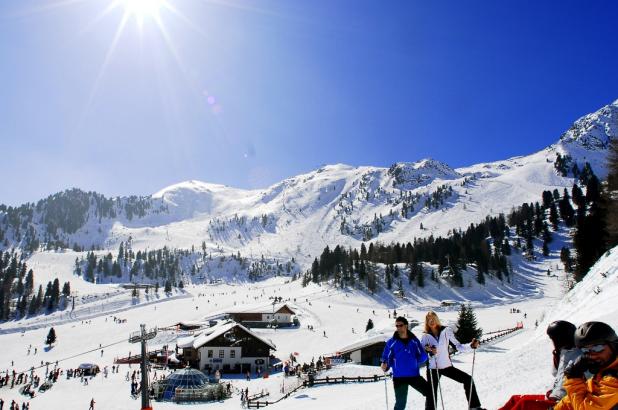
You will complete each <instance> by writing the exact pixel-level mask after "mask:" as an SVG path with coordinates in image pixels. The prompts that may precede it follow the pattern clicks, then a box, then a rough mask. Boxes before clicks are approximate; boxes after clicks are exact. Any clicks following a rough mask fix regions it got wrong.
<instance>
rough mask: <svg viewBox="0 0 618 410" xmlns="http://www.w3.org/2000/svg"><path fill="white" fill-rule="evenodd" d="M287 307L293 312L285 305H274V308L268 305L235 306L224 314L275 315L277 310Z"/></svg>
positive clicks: (288, 306)
mask: <svg viewBox="0 0 618 410" xmlns="http://www.w3.org/2000/svg"><path fill="white" fill-rule="evenodd" d="M284 307H287V308H288V309H289V310H291V311H292V312H295V310H294V309H292V308H291V307H290V305H289V304H287V303H275V305H274V307H273V305H272V304H270V305H254V306H248V307H247V306H246V305H245V306H236V307H233V308H230V309H226V313H273V312H275V313H277V312H278V311H279V310H281V309H283V308H284Z"/></svg>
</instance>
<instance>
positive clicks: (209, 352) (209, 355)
mask: <svg viewBox="0 0 618 410" xmlns="http://www.w3.org/2000/svg"><path fill="white" fill-rule="evenodd" d="M208 357H209V358H212V350H209V351H208Z"/></svg>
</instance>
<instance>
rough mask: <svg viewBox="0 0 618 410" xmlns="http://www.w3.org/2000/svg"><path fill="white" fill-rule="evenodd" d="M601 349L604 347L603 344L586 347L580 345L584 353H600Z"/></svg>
mask: <svg viewBox="0 0 618 410" xmlns="http://www.w3.org/2000/svg"><path fill="white" fill-rule="evenodd" d="M603 349H605V345H592V346H588V347H582V348H581V351H582V353H584V354H586V353H591V352H592V353H601V352H602V351H603Z"/></svg>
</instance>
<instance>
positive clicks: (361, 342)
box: [337, 333, 390, 354]
mask: <svg viewBox="0 0 618 410" xmlns="http://www.w3.org/2000/svg"><path fill="white" fill-rule="evenodd" d="M388 339H390V336H389V335H385V334H384V333H379V334H377V335H374V336H369V337H363V338H362V339H358V340H357V341H355V342H354V343H351V344H349V345H347V346H344V347H342V348H340V349H339V350H337V353H338V354H346V353H350V352H353V351H355V350H359V349H362V348H364V347H367V346H371V345H374V344H376V343H383V342H386V341H387V340H388Z"/></svg>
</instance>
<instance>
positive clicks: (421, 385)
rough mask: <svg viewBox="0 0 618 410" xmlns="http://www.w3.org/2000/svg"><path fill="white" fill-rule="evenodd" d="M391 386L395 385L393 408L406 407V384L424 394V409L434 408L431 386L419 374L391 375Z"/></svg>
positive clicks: (432, 409)
mask: <svg viewBox="0 0 618 410" xmlns="http://www.w3.org/2000/svg"><path fill="white" fill-rule="evenodd" d="M393 386H394V387H395V410H403V409H405V408H406V403H407V401H408V386H412V388H413V389H414V390H416V391H417V392H419V393H420V394H422V395H423V396H425V410H434V407H433V401H431V387H430V386H429V383H427V380H425V379H423V378H422V377H421V376H415V377H393Z"/></svg>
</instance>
